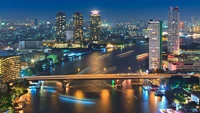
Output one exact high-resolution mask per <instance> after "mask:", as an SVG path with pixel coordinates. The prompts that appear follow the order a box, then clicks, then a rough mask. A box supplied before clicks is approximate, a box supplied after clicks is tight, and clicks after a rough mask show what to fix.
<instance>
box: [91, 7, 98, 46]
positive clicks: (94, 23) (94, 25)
mask: <svg viewBox="0 0 200 113" xmlns="http://www.w3.org/2000/svg"><path fill="white" fill-rule="evenodd" d="M100 33H101V20H100V11H97V10H93V11H91V15H90V38H91V40H92V42H93V43H97V44H98V43H99V40H100Z"/></svg>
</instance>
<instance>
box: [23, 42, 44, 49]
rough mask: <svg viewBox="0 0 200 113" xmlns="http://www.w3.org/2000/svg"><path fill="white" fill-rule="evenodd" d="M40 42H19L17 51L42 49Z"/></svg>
mask: <svg viewBox="0 0 200 113" xmlns="http://www.w3.org/2000/svg"><path fill="white" fill-rule="evenodd" d="M42 48H43V46H42V41H19V49H42Z"/></svg>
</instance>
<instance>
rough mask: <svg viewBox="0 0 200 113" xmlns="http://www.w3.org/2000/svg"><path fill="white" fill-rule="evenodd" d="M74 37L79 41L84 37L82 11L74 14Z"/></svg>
mask: <svg viewBox="0 0 200 113" xmlns="http://www.w3.org/2000/svg"><path fill="white" fill-rule="evenodd" d="M73 37H74V40H75V41H78V42H80V40H82V39H83V14H82V13H80V12H76V13H74V15H73Z"/></svg>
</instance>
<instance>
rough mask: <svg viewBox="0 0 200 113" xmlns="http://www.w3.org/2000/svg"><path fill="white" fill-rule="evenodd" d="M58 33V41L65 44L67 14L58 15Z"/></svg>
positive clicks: (60, 13) (59, 13)
mask: <svg viewBox="0 0 200 113" xmlns="http://www.w3.org/2000/svg"><path fill="white" fill-rule="evenodd" d="M56 32H57V35H58V37H57V38H56V41H57V42H59V43H63V42H65V41H66V14H65V13H64V12H58V13H57V14H56Z"/></svg>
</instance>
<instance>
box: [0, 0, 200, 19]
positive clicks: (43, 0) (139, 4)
mask: <svg viewBox="0 0 200 113" xmlns="http://www.w3.org/2000/svg"><path fill="white" fill-rule="evenodd" d="M170 6H178V7H179V9H180V11H181V19H182V20H186V19H189V17H191V16H200V0H1V3H0V17H1V18H6V19H26V18H40V19H54V17H55V13H56V12H58V11H64V12H66V14H67V16H68V17H71V15H72V14H73V13H74V12H76V11H80V12H82V13H83V14H84V18H87V19H88V18H89V14H90V11H91V10H93V9H98V10H100V11H101V16H102V18H104V19H113V18H115V19H130V18H138V19H151V18H156V19H167V13H168V9H169V7H170Z"/></svg>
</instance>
